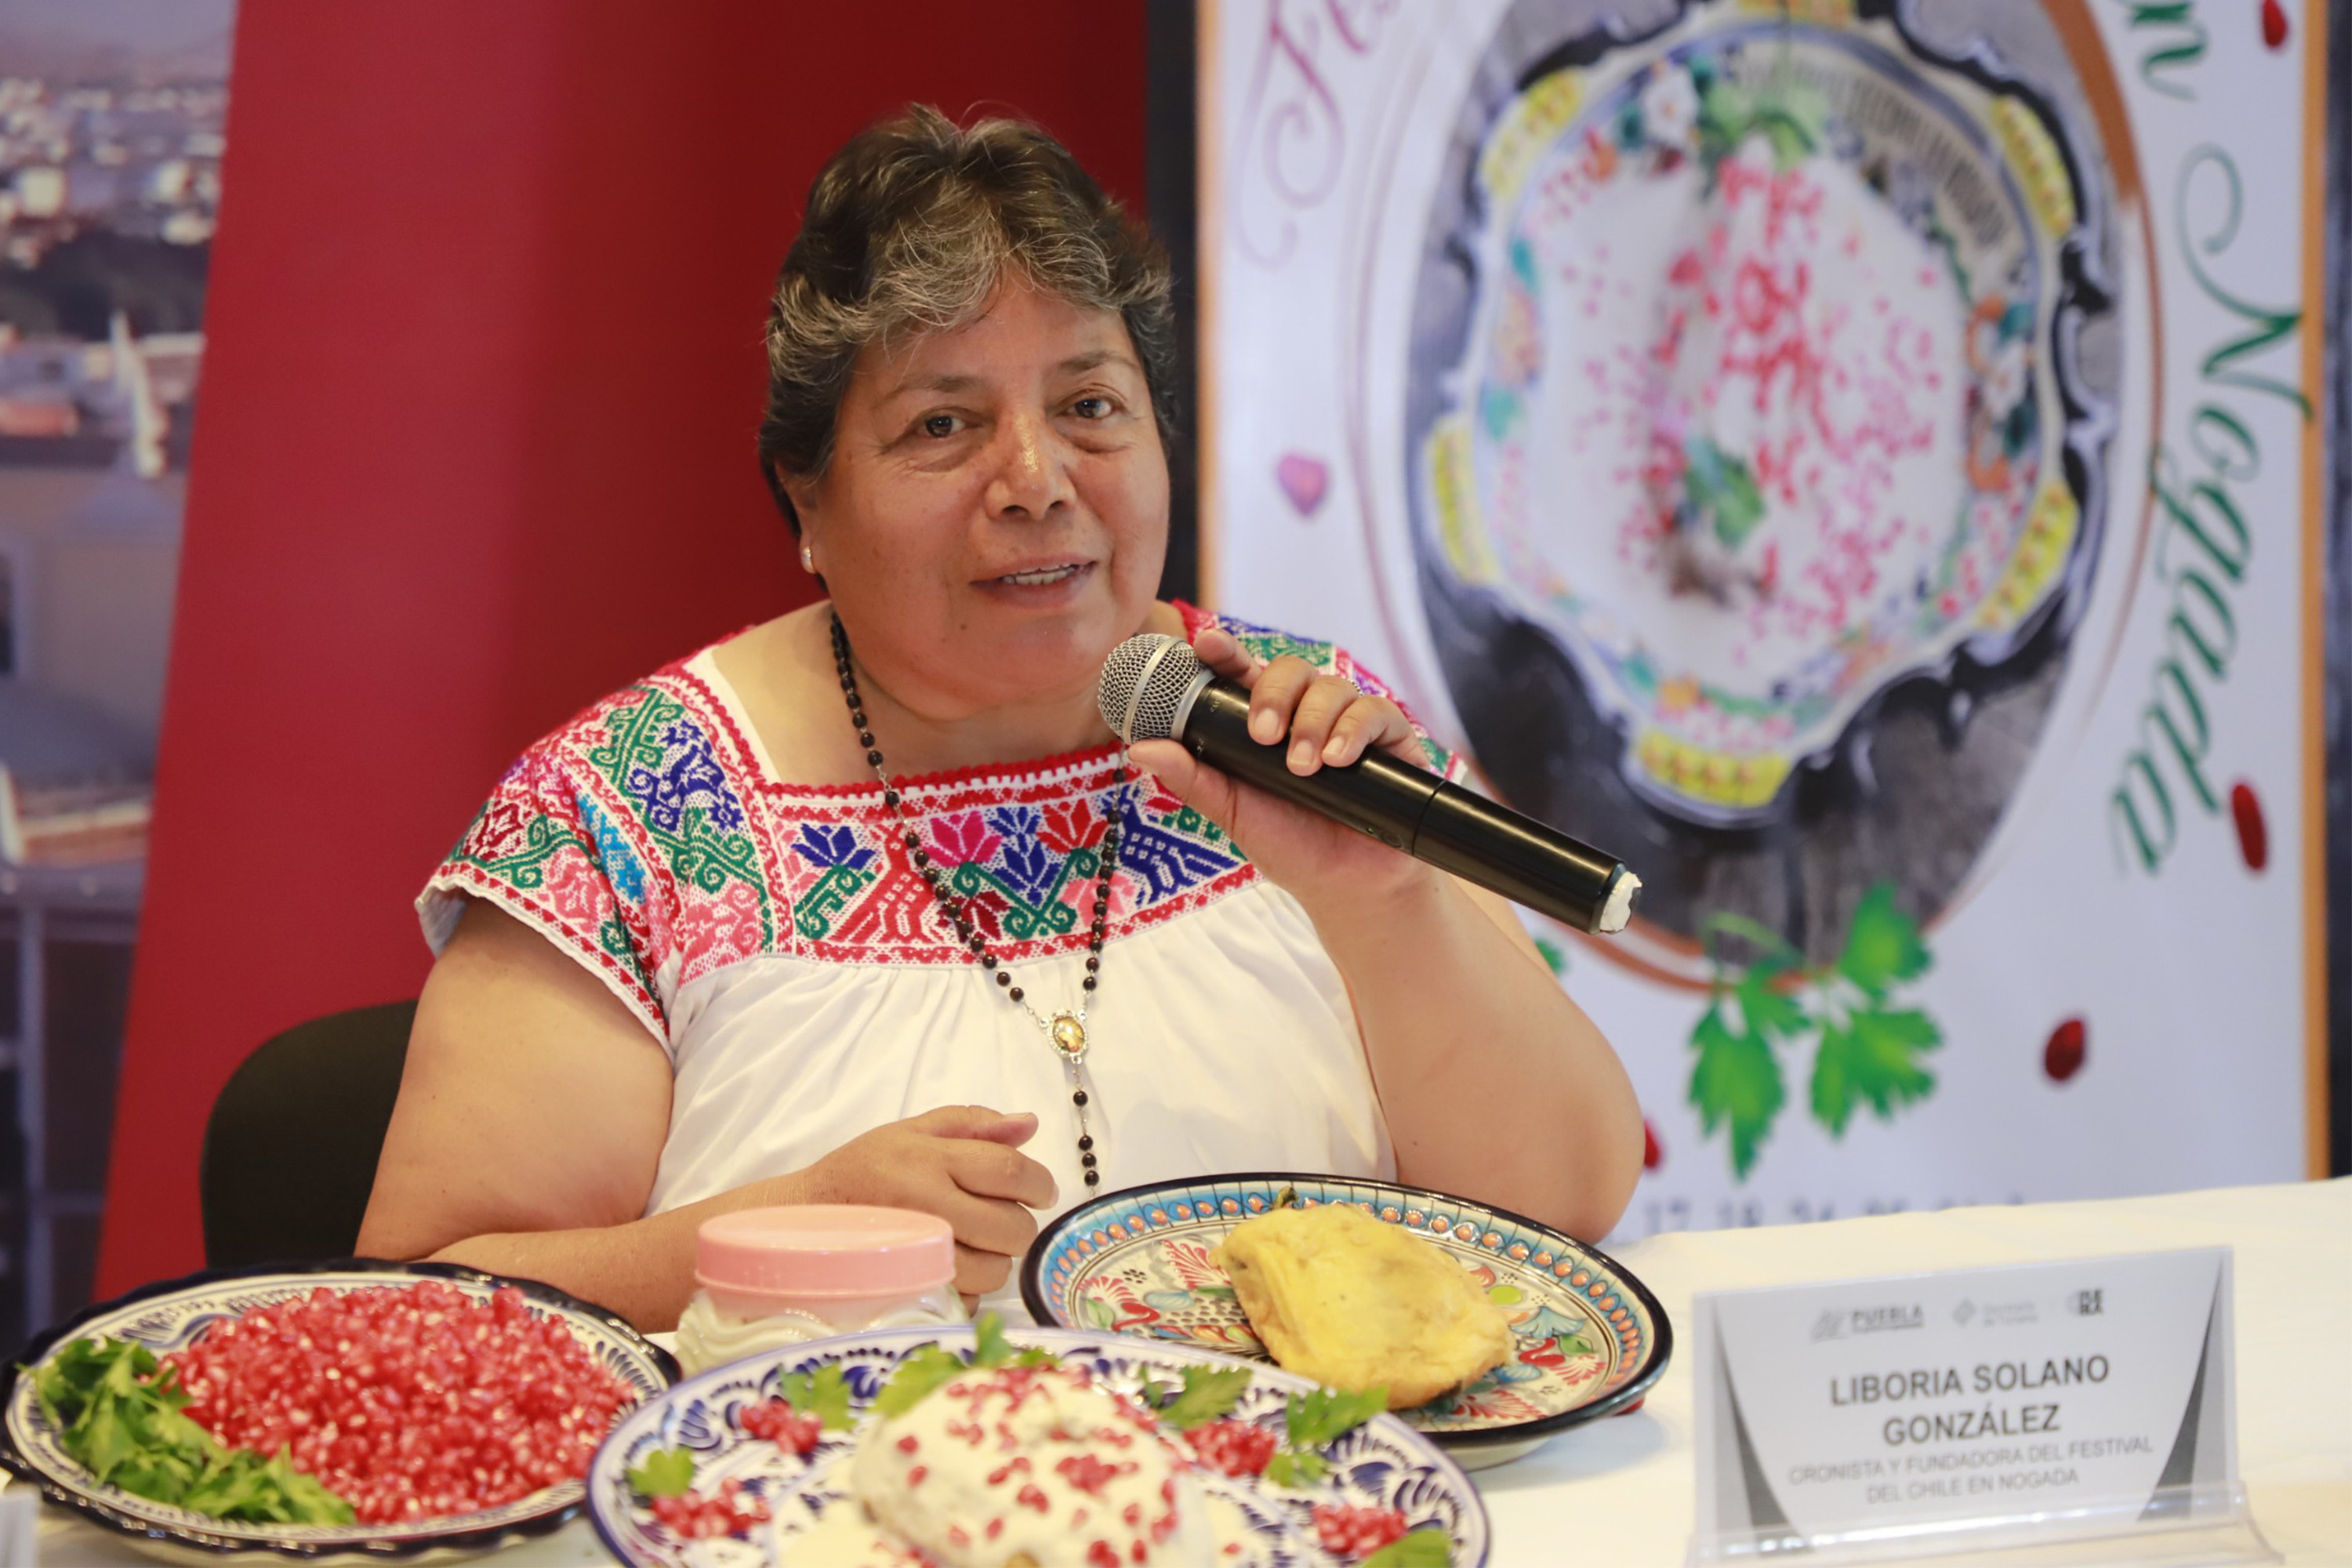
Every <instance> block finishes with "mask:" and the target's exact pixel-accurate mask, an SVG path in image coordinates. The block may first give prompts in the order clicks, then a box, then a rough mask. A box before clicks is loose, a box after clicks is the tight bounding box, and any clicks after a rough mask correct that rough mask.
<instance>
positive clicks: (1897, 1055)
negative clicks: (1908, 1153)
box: [1813, 1007, 1944, 1137]
mask: <svg viewBox="0 0 2352 1568" xmlns="http://www.w3.org/2000/svg"><path fill="white" fill-rule="evenodd" d="M1943 1039H1944V1037H1943V1034H1942V1032H1941V1031H1940V1030H1938V1029H1937V1027H1936V1025H1935V1022H1934V1020H1932V1019H1930V1018H1929V1017H1928V1016H1927V1014H1925V1013H1919V1012H1885V1011H1881V1010H1880V1009H1878V1008H1874V1007H1869V1008H1864V1009H1863V1010H1862V1011H1860V1012H1858V1013H1855V1014H1853V1016H1851V1017H1849V1018H1848V1019H1847V1020H1846V1021H1845V1023H1844V1024H1843V1026H1840V1025H1837V1024H1833V1023H1832V1024H1827V1025H1824V1026H1822V1048H1821V1051H1820V1052H1819V1054H1817V1055H1816V1056H1815V1057H1814V1058H1813V1115H1814V1116H1815V1117H1816V1118H1818V1119H1819V1120H1820V1121H1821V1123H1822V1126H1824V1127H1826V1128H1828V1129H1829V1130H1830V1132H1831V1134H1832V1136H1835V1137H1843V1136H1844V1135H1845V1127H1846V1122H1847V1121H1850V1120H1851V1119H1852V1118H1853V1109H1854V1106H1855V1105H1856V1104H1857V1103H1859V1102H1860V1101H1862V1100H1868V1101H1869V1102H1870V1106H1871V1109H1872V1110H1875V1111H1876V1112H1878V1115H1879V1119H1880V1120H1881V1121H1889V1120H1892V1119H1893V1117H1894V1115H1895V1107H1897V1106H1899V1105H1908V1104H1909V1103H1911V1102H1912V1101H1913V1100H1923V1099H1925V1098H1926V1097H1927V1093H1928V1091H1929V1090H1930V1089H1934V1088H1935V1087H1936V1079H1935V1075H1934V1074H1932V1073H1930V1072H1928V1071H1927V1069H1926V1068H1922V1067H1921V1066H1920V1065H1919V1062H1918V1059H1917V1058H1918V1055H1919V1053H1920V1052H1922V1051H1930V1050H1933V1049H1935V1048H1936V1047H1937V1046H1939V1045H1941V1044H1942V1043H1943Z"/></svg>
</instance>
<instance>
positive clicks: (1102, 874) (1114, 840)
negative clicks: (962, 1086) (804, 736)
mask: <svg viewBox="0 0 2352 1568" xmlns="http://www.w3.org/2000/svg"><path fill="white" fill-rule="evenodd" d="M831 618H832V622H833V664H834V668H835V670H836V671H837V672H839V674H840V676H841V695H842V699H843V700H845V701H846V702H847V703H848V704H849V721H850V723H851V724H853V725H855V726H856V730H857V743H858V744H859V745H861V746H863V747H865V748H866V765H867V766H868V767H871V768H872V769H873V770H874V776H875V777H876V778H877V779H879V780H880V781H881V783H882V804H883V805H885V806H887V807H888V808H889V810H890V815H891V816H892V818H893V820H895V821H896V822H897V823H898V830H899V834H900V837H901V838H902V839H903V841H904V842H905V844H906V846H907V855H908V858H909V859H910V860H912V861H913V863H914V867H915V869H916V871H917V872H919V874H920V875H921V877H922V879H923V881H924V883H925V884H926V885H927V886H928V887H929V889H931V897H932V898H934V899H936V900H939V906H940V913H941V914H943V915H945V916H947V918H948V923H949V924H950V925H952V926H954V927H955V933H956V938H957V940H958V941H960V942H962V943H963V945H964V946H965V947H967V948H969V949H970V950H971V955H972V957H974V958H975V959H977V960H979V962H980V966H981V967H982V969H984V970H986V971H988V972H989V973H991V974H992V975H994V976H995V979H996V984H997V989H999V990H1000V991H1002V992H1003V994H1004V996H1005V999H1006V1000H1008V1001H1010V1002H1011V1003H1012V1004H1013V1005H1014V1006H1016V1007H1018V1008H1020V1009H1021V1010H1022V1011H1023V1012H1024V1013H1026V1014H1028V1015H1029V1016H1030V1018H1031V1019H1032V1020H1033V1021H1034V1023H1035V1024H1036V1026H1038V1027H1039V1028H1040V1029H1042V1030H1044V1031H1045V1043H1046V1044H1047V1045H1049V1046H1051V1047H1053V1048H1054V1053H1055V1055H1056V1056H1058V1057H1060V1058H1062V1066H1063V1068H1064V1069H1065V1070H1066V1072H1067V1073H1068V1074H1069V1079H1070V1104H1071V1106H1072V1108H1073V1109H1074V1110H1076V1112H1077V1117H1078V1164H1079V1167H1080V1168H1081V1169H1083V1170H1084V1171H1085V1172H1086V1178H1087V1187H1089V1188H1093V1187H1097V1186H1100V1185H1101V1184H1102V1172H1101V1170H1100V1169H1099V1162H1098V1161H1097V1158H1096V1156H1095V1140H1094V1134H1093V1132H1092V1131H1089V1129H1088V1124H1087V1088H1086V1082H1085V1080H1084V1079H1082V1078H1081V1077H1080V1076H1079V1075H1080V1071H1081V1069H1082V1068H1084V1067H1085V1066H1086V1060H1087V1047H1088V1046H1090V1045H1091V1044H1092V1043H1093V1042H1092V1041H1091V1040H1089V1039H1088V1038H1087V998H1088V997H1091V996H1092V995H1093V994H1095V990H1096V987H1097V984H1099V982H1100V980H1101V971H1102V951H1103V931H1104V930H1105V928H1106V927H1107V926H1108V924H1109V923H1110V880H1111V874H1112V873H1113V872H1114V871H1116V870H1118V815H1117V808H1116V807H1113V809H1112V812H1111V814H1110V816H1109V821H1108V824H1107V825H1106V827H1105V830H1104V832H1103V840H1102V850H1101V853H1100V855H1099V857H1098V859H1099V860H1100V865H1099V866H1098V867H1097V870H1096V872H1095V918H1094V927H1093V929H1092V930H1091V931H1088V932H1087V973H1086V978H1085V979H1084V980H1083V981H1081V982H1080V985H1081V987H1082V988H1083V994H1082V995H1081V996H1080V998H1079V1001H1078V1005H1077V1008H1076V1011H1070V1010H1061V1011H1056V1012H1055V1013H1054V1014H1053V1015H1052V1016H1047V1015H1045V1014H1043V1013H1040V1012H1038V1011H1037V1009H1036V1008H1034V1007H1032V1006H1031V1005H1029V1002H1028V998H1027V997H1026V996H1024V994H1022V990H1021V987H1020V986H1018V985H1015V984H1013V975H1012V973H1011V972H1010V971H1008V970H1006V968H1005V967H1004V966H1003V964H1002V963H998V962H997V960H996V955H995V954H994V953H992V952H990V951H989V947H988V939H987V938H986V937H984V936H982V934H981V933H980V931H979V928H978V927H976V926H975V925H974V924H973V923H972V917H971V903H970V901H969V900H965V899H961V898H958V897H957V896H956V895H955V894H954V893H953V892H951V891H950V889H949V888H948V874H947V873H946V872H945V871H943V870H941V869H940V868H939V867H937V866H934V865H932V864H931V857H930V852H929V850H926V849H925V848H924V847H923V836H922V834H921V833H919V832H918V831H917V830H916V828H915V826H914V825H913V824H911V823H909V822H908V820H907V808H906V805H905V803H904V802H903V801H902V800H901V799H900V797H899V794H898V785H896V784H892V783H891V782H890V775H889V774H888V773H885V772H883V770H882V752H881V749H880V748H879V747H877V745H876V744H875V743H874V731H873V730H872V728H871V727H869V726H868V725H867V723H866V702H865V700H864V699H863V698H861V697H859V696H858V694H857V673H856V670H855V669H854V668H852V667H851V665H850V661H849V634H848V633H847V632H845V631H844V630H842V627H841V617H840V616H837V615H836V616H832V617H831ZM1110 782H1111V783H1112V784H1125V783H1126V782H1127V769H1126V768H1124V767H1115V768H1113V769H1111V771H1110Z"/></svg>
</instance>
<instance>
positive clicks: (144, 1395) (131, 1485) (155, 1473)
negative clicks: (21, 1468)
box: [32, 1339, 352, 1524]
mask: <svg viewBox="0 0 2352 1568" xmlns="http://www.w3.org/2000/svg"><path fill="white" fill-rule="evenodd" d="M32 1378H33V1397H34V1398H35V1399H36V1400H37V1401H38V1402H39V1404H40V1406H41V1415H42V1417H43V1418H44V1419H45V1420H47V1422H48V1424H49V1425H50V1426H51V1427H53V1428H54V1429H55V1430H56V1432H57V1434H58V1445H59V1446H60V1447H63V1448H64V1449H65V1451H66V1452H67V1453H68V1454H70V1455H71V1456H73V1458H74V1459H75V1460H76V1461H77V1462H79V1464H80V1465H82V1466H83V1468H86V1469H88V1470H89V1473H90V1475H91V1477H92V1478H93V1479H96V1480H97V1481H99V1482H100V1484H101V1485H106V1486H112V1487H117V1488H119V1489H121V1490H123V1491H126V1492H131V1493H133V1494H135V1495H136V1496H139V1497H143V1498H152V1499H153V1500H155V1501H157V1502H163V1503H172V1504H175V1505H177V1506H178V1507H181V1508H184V1509H186V1510H188V1511H190V1512H191V1513H201V1514H205V1515H207V1516H209V1517H211V1518H214V1519H233V1520H246V1521H258V1522H265V1523H276V1524H349V1523H351V1522H352V1505H351V1504H349V1503H348V1502H345V1501H344V1500H342V1499H341V1498H340V1497H337V1496H336V1495H335V1494H334V1493H333V1492H331V1491H329V1490H328V1489H326V1488H325V1487H324V1486H322V1485H320V1483H319V1481H318V1480H317V1479H314V1478H312V1477H310V1476H307V1475H305V1474H303V1473H302V1472H301V1471H299V1470H298V1469H296V1468H294V1465H293V1461H292V1459H291V1458H290V1457H289V1454H288V1452H287V1450H286V1449H285V1448H283V1447H281V1448H279V1449H278V1452H277V1453H275V1454H271V1455H264V1454H257V1453H255V1452H254V1451H253V1450H252V1449H250V1448H225V1447H222V1446H221V1444H220V1441H219V1439H217V1438H215V1436H213V1435H212V1434H211V1433H210V1432H207V1431H205V1429H204V1427H202V1426H198V1425H197V1424H196V1423H195V1421H194V1420H193V1419H191V1418H190V1417H189V1416H188V1415H186V1414H185V1413H184V1412H185V1411H186V1409H187V1406H188V1404H189V1398H188V1394H187V1391H186V1390H185V1389H184V1388H182V1387H181V1386H180V1383H179V1376H178V1370H177V1369H176V1368H173V1367H165V1366H163V1365H162V1364H161V1363H159V1362H157V1361H156V1359H155V1352H152V1351H151V1350H149V1349H148V1348H147V1347H146V1346H144V1345H142V1344H138V1343H135V1342H131V1341H129V1340H97V1339H86V1340H76V1341H75V1342H73V1343H71V1344H69V1345H68V1346H66V1347H65V1349H63V1350H61V1351H59V1352H57V1353H56V1354H55V1355H53V1356H51V1357H50V1358H49V1359H48V1361H47V1362H46V1363H43V1364H42V1365H41V1366H40V1367H39V1368H38V1369H37V1370H36V1371H35V1372H34V1373H32Z"/></svg>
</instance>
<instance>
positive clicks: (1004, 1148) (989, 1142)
mask: <svg viewBox="0 0 2352 1568" xmlns="http://www.w3.org/2000/svg"><path fill="white" fill-rule="evenodd" d="M1036 1132H1037V1118H1036V1117H1035V1116H1034V1114H1032V1113H1031V1112H1029V1111H1025V1110H1024V1111H1020V1112H1017V1113H1012V1114H1007V1113H1006V1112H1003V1111H1001V1110H989V1109H988V1108H987V1107H985V1106H980V1105H943V1106H941V1107H940V1108H939V1109H938V1110H927V1111H925V1112H923V1113H922V1114H921V1115H920V1116H910V1117H908V1118H907V1119H906V1120H905V1121H892V1122H888V1123H887V1124H885V1125H883V1126H880V1127H877V1128H876V1129H875V1130H874V1131H871V1132H866V1133H861V1134H860V1135H859V1136H857V1137H856V1138H853V1139H851V1140H850V1141H849V1142H846V1143H844V1144H843V1145H842V1146H841V1147H840V1148H838V1149H835V1151H834V1152H832V1153H830V1154H827V1155H826V1156H824V1158H823V1159H821V1160H819V1161H818V1162H817V1163H815V1164H814V1165H811V1166H810V1167H808V1169H807V1170H805V1171H803V1172H801V1173H798V1174H797V1175H796V1176H789V1177H785V1178H783V1180H784V1181H785V1182H787V1183H790V1184H792V1186H793V1188H794V1191H793V1196H792V1197H791V1199H789V1200H785V1201H791V1202H797V1203H818V1204H878V1205H882V1206H884V1207H887V1208H901V1209H919V1210H921V1211H922V1212H923V1213H925V1214H934V1215H939V1216H940V1218H941V1219H943V1220H945V1221H947V1222H948V1224H950V1226H954V1227H955V1240H956V1277H955V1285H956V1289H957V1290H958V1291H960V1292H961V1294H962V1296H963V1298H964V1305H965V1306H966V1307H967V1308H969V1307H970V1306H971V1304H972V1303H973V1302H974V1301H975V1300H977V1299H978V1298H980V1297H982V1296H985V1295H987V1294H988V1293H989V1292H990V1291H992V1290H995V1289H1001V1288H1002V1287H1003V1284H1004V1281H1005V1280H1006V1279H1007V1278H1008V1277H1009V1276H1010V1275H1011V1273H1012V1268H1013V1259H1014V1258H1019V1257H1020V1256H1021V1255H1022V1254H1023V1253H1024V1252H1026V1251H1027V1250H1028V1249H1029V1244H1030V1242H1032V1241H1034V1239H1036V1236H1037V1216H1036V1215H1034V1214H1032V1213H1031V1212H1030V1210H1032V1209H1040V1208H1050V1207H1051V1206H1053V1204H1054V1200H1055V1195H1056V1194H1055V1185H1054V1175H1053V1173H1052V1172H1050V1171H1048V1170H1046V1169H1045V1166H1043V1165H1041V1164H1039V1163H1037V1162H1036V1161H1034V1160H1033V1159H1031V1158H1029V1156H1028V1155H1026V1154H1024V1153H1022V1152H1021V1145H1023V1144H1024V1143H1026V1142H1029V1140H1030V1139H1031V1138H1033V1137H1034V1136H1035V1135H1036Z"/></svg>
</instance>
